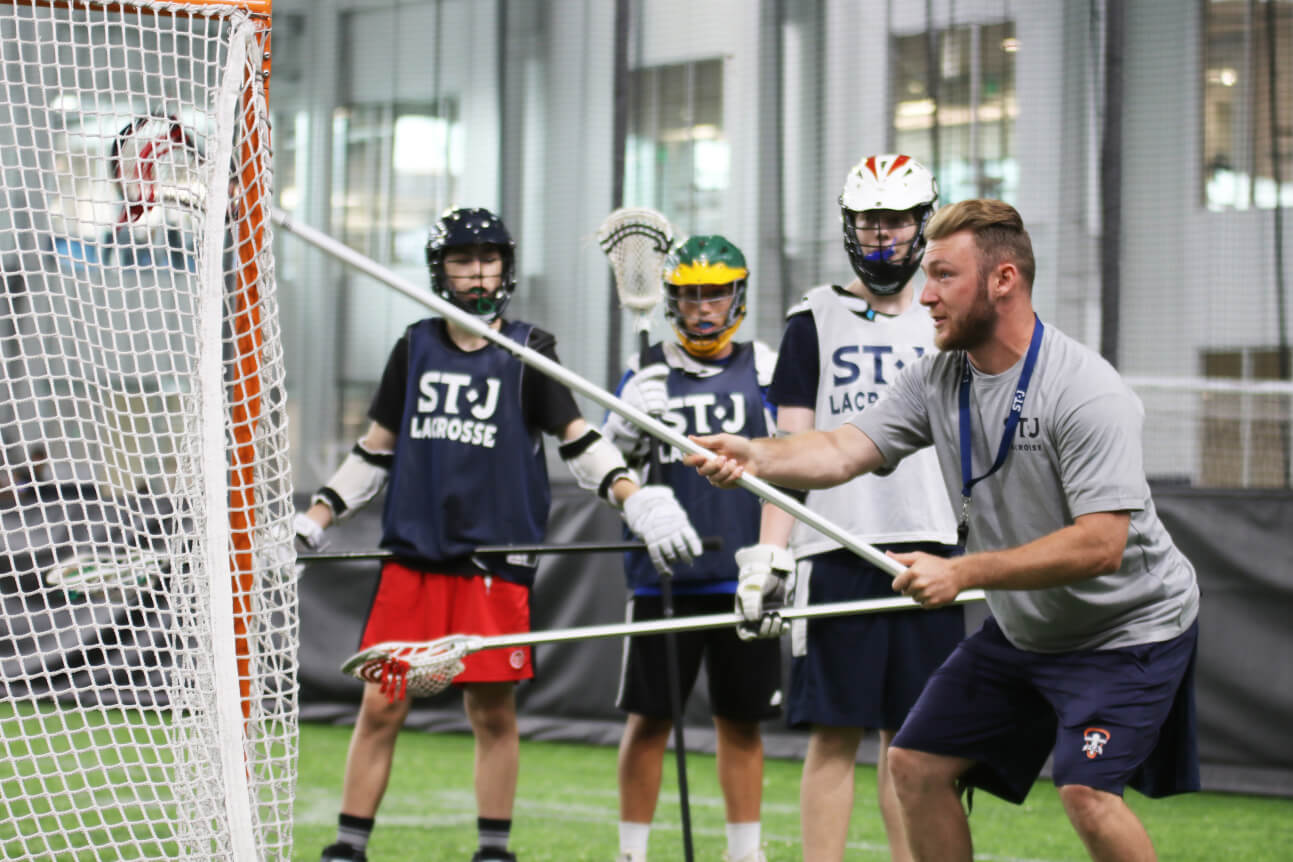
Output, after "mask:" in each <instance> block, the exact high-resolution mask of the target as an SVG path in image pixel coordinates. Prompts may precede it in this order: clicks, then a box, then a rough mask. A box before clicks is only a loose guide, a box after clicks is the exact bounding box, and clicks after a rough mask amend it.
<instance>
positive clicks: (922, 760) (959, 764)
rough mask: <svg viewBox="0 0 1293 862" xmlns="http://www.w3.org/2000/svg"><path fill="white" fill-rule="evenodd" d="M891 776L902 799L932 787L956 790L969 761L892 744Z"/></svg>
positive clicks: (933, 789)
mask: <svg viewBox="0 0 1293 862" xmlns="http://www.w3.org/2000/svg"><path fill="white" fill-rule="evenodd" d="M887 759H888V764H889V778H890V780H891V781H893V786H894V790H895V791H897V793H898V798H899V799H906V798H912V797H917V796H921V795H923V794H926V793H930V792H931V791H937V790H951V791H952V792H955V791H956V779H957V778H958V777H960V775H961V774H962V773H963V772H964V771H965V770H966V768H967V766H968V764H967V762H966V761H964V760H961V759H960V758H956V757H943V756H941V755H937V754H929V753H928V752H924V751H915V750H913V749H910V748H899V747H898V746H896V745H891V746H889V752H888V758H887Z"/></svg>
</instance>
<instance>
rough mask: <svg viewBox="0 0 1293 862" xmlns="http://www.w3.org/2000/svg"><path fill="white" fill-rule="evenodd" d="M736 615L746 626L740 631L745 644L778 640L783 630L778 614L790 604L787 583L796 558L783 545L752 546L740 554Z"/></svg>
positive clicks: (738, 553) (741, 625) (737, 559)
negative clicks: (764, 640) (771, 638)
mask: <svg viewBox="0 0 1293 862" xmlns="http://www.w3.org/2000/svg"><path fill="white" fill-rule="evenodd" d="M736 565H737V568H738V570H739V571H738V574H737V582H736V612H737V613H738V614H740V615H741V616H742V617H744V618H745V622H743V623H741V624H740V625H739V626H737V628H736V634H737V636H738V637H740V638H741V640H753V639H754V638H769V637H777V636H778V635H780V634H781V630H782V627H783V624H782V620H781V615H780V614H779V613H777V611H779V610H781V608H782V607H783V606H784V605H785V603H786V579H787V578H788V577H789V576H790V574H791V573H792V572H793V571H794V568H795V558H794V556H792V555H791V553H790V551H788V550H786V549H785V548H783V547H781V546H780V545H752V546H750V547H748V548H741V550H739V551H737V552H736Z"/></svg>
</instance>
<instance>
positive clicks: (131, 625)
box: [0, 0, 299, 860]
mask: <svg viewBox="0 0 1293 862" xmlns="http://www.w3.org/2000/svg"><path fill="white" fill-rule="evenodd" d="M270 13H271V3H270V0H243V2H235V0H225V2H202V0H188V2H169V0H165V2H163V0H128V2H100V0H0V90H2V91H3V98H0V153H2V154H3V158H0V173H2V178H3V182H0V265H2V266H3V270H4V273H3V274H4V279H5V281H4V284H5V287H6V288H7V290H6V294H5V305H4V307H3V313H0V348H3V349H2V350H0V362H3V363H4V368H3V372H2V373H0V381H2V383H0V386H2V387H3V388H2V389H0V429H3V440H0V522H2V523H0V528H2V529H0V537H2V539H0V541H2V542H3V547H0V684H2V685H3V687H4V688H3V695H4V696H3V704H0V741H2V744H3V746H4V751H3V755H2V757H3V760H4V762H5V763H6V767H7V768H6V769H5V770H4V771H3V776H4V777H3V778H0V794H2V795H3V800H4V801H3V803H0V856H3V857H4V858H6V859H50V858H78V857H80V856H85V857H86V858H89V857H94V858H130V859H167V860H169V859H180V858H185V859H237V860H243V859H247V860H250V859H257V860H259V859H271V858H273V859H288V858H290V856H291V833H292V801H293V795H294V790H295V786H294V785H295V777H296V767H295V763H296V744H297V743H296V738H297V664H296V648H297V644H298V640H299V639H298V616H297V604H296V586H295V578H294V552H293V547H292V539H293V537H292V531H291V526H290V525H291V517H292V513H293V507H292V485H291V476H290V468H289V462H288V457H287V454H288V453H287V430H286V406H287V405H286V394H285V390H284V369H283V354H282V340H281V334H280V330H279V321H278V310H277V302H276V298H275V294H274V264H273V259H272V257H271V253H270V249H271V243H270V234H269V229H270V221H269V217H268V213H269V208H270V204H271V196H272V174H271V160H270V146H269V143H270V142H269V124H268V107H267V105H268V102H267V99H268V84H269V72H270V50H269V48H270V45H269V37H270Z"/></svg>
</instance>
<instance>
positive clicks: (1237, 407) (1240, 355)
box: [1200, 347, 1291, 488]
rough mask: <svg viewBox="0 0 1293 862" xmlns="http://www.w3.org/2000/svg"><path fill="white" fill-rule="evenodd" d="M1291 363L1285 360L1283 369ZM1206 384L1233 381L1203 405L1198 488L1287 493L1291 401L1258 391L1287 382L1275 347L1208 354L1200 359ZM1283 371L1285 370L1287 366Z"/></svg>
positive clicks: (1208, 395)
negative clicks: (1266, 384)
mask: <svg viewBox="0 0 1293 862" xmlns="http://www.w3.org/2000/svg"><path fill="white" fill-rule="evenodd" d="M1288 359H1289V357H1287V356H1286V357H1285V363H1287V362H1288ZM1201 360H1202V361H1201V365H1202V369H1201V370H1202V372H1203V375H1204V377H1206V378H1209V379H1220V380H1234V381H1236V384H1238V385H1236V386H1235V387H1234V388H1233V389H1230V390H1227V391H1214V392H1205V393H1203V394H1202V395H1201V396H1200V397H1201V398H1202V399H1203V401H1202V406H1203V410H1202V415H1203V423H1202V426H1201V430H1200V433H1201V434H1202V440H1201V441H1200V442H1201V447H1200V448H1201V450H1202V451H1203V452H1204V453H1205V456H1204V462H1203V469H1202V476H1201V482H1202V484H1203V485H1204V486H1205V487H1212V488H1262V487H1265V488H1283V487H1288V476H1289V472H1288V471H1289V463H1288V453H1289V433H1290V430H1291V427H1290V419H1289V416H1290V412H1289V407H1290V398H1289V396H1288V395H1286V394H1282V393H1280V392H1278V391H1272V390H1269V389H1265V388H1263V387H1261V386H1260V382H1261V381H1270V380H1281V379H1287V378H1286V376H1285V375H1286V374H1287V372H1286V371H1282V369H1281V367H1280V351H1279V349H1278V348H1274V347H1250V348H1243V349H1238V350H1208V351H1205V352H1204V353H1203V355H1202V357H1201ZM1285 368H1287V364H1286V365H1285Z"/></svg>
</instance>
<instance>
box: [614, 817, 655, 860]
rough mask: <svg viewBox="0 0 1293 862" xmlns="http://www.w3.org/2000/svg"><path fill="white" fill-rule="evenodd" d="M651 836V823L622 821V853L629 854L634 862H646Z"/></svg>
mask: <svg viewBox="0 0 1293 862" xmlns="http://www.w3.org/2000/svg"><path fill="white" fill-rule="evenodd" d="M650 835H651V824H650V823H628V822H626V821H624V820H621V821H620V853H627V854H629V858H631V859H632V860H633V862H646V858H647V838H648V837H649V836H650Z"/></svg>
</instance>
